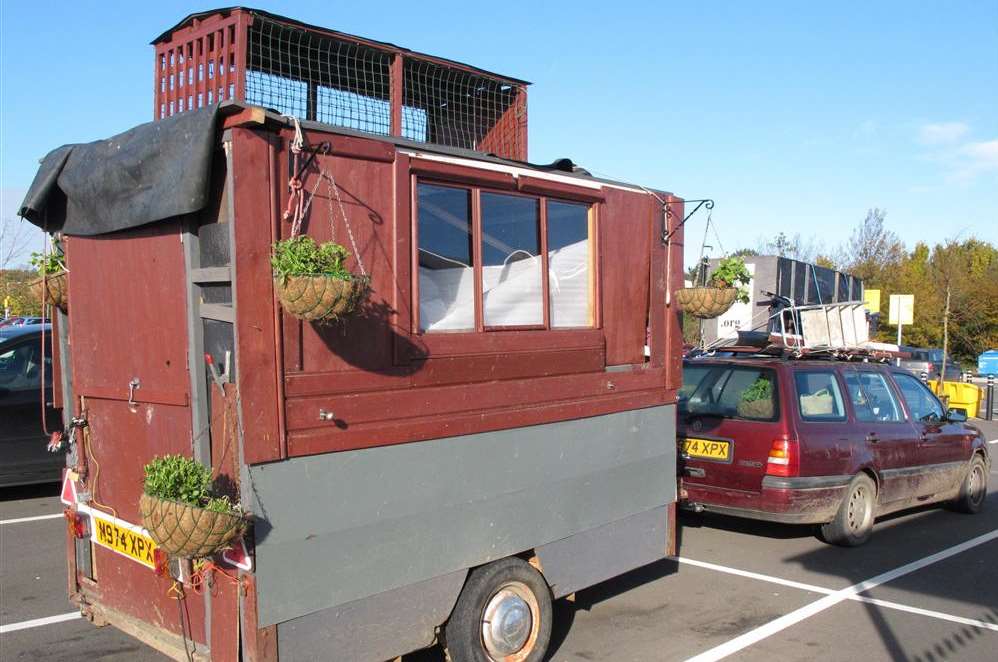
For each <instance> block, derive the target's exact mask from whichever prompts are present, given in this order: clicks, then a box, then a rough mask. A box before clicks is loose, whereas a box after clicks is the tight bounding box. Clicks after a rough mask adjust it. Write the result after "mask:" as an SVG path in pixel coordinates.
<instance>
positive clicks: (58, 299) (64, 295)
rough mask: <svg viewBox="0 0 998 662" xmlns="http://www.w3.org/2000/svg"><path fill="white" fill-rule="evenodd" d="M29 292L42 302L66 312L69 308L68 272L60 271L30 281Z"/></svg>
mask: <svg viewBox="0 0 998 662" xmlns="http://www.w3.org/2000/svg"><path fill="white" fill-rule="evenodd" d="M31 292H32V294H34V295H35V296H36V297H37V298H39V299H41V300H42V301H43V302H44V303H47V304H50V305H52V306H55V307H56V308H58V309H59V310H61V311H62V312H66V310H67V309H68V308H69V272H68V271H60V272H59V273H57V274H52V275H51V276H46V277H45V278H39V279H38V280H34V281H32V282H31Z"/></svg>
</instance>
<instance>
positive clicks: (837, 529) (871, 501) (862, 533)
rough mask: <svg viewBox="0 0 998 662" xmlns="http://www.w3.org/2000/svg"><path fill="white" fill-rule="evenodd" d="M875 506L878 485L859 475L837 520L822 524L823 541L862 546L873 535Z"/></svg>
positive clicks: (836, 517) (849, 489)
mask: <svg viewBox="0 0 998 662" xmlns="http://www.w3.org/2000/svg"><path fill="white" fill-rule="evenodd" d="M876 503H877V486H876V485H874V484H873V481H872V480H870V477H869V476H867V475H866V474H859V475H858V476H856V477H855V478H853V479H852V482H850V483H849V487H848V488H847V489H846V493H845V496H844V497H842V503H841V504H839V510H838V512H836V513H835V519H833V520H832V521H831V522H829V523H828V524H824V525H822V527H821V537H822V539H823V540H824V541H825V542H827V543H831V544H832V545H841V546H843V547H856V546H858V545H862V544H863V543H865V542H866V541H867V540H869V539H870V534H871V533H873V519H874V509H875V507H876Z"/></svg>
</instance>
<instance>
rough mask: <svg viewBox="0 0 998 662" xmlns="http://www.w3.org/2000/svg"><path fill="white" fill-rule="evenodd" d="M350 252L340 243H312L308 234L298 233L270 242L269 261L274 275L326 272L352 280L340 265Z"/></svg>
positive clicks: (323, 274)
mask: <svg viewBox="0 0 998 662" xmlns="http://www.w3.org/2000/svg"><path fill="white" fill-rule="evenodd" d="M349 255H350V253H348V252H347V249H345V248H344V247H343V246H341V245H340V244H337V243H336V242H333V241H327V242H325V243H322V244H316V243H315V240H314V239H312V237H309V236H307V235H300V236H297V237H292V238H290V239H284V240H281V241H277V242H274V247H273V255H272V256H271V258H270V264H271V266H272V267H273V269H274V275H275V276H277V277H278V278H287V277H288V276H328V277H331V278H336V279H339V280H354V279H355V276H354V275H353V274H352V273H350V272H349V271H348V270H347V268H346V267H345V266H344V265H343V263H344V262H345V261H346V259H347V257H349Z"/></svg>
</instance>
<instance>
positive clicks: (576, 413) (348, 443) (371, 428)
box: [288, 389, 675, 457]
mask: <svg viewBox="0 0 998 662" xmlns="http://www.w3.org/2000/svg"><path fill="white" fill-rule="evenodd" d="M674 399H675V391H671V392H666V391H664V390H661V389H655V390H651V391H636V392H633V393H622V394H617V395H608V396H605V397H603V398H600V399H593V398H585V399H583V400H570V401H566V402H554V403H546V404H539V405H536V406H532V407H523V406H517V407H513V408H508V409H499V410H495V411H488V412H479V411H476V412H468V413H464V414H460V415H455V416H448V417H445V418H442V417H440V416H438V415H429V416H427V417H425V418H420V419H406V420H405V421H393V422H387V423H372V424H367V425H355V426H348V427H347V428H345V429H342V428H337V427H333V428H332V429H322V430H308V431H304V430H303V431H301V432H289V433H288V453H289V455H290V456H291V457H296V456H301V455H315V454H317V453H329V452H333V451H342V450H352V449H358V448H370V447H373V446H389V445H393V444H400V443H409V442H416V441H425V440H429V439H439V438H442V437H451V436H457V435H462V434H473V433H476V432H489V431H493V430H505V429H510V428H516V427H523V426H527V425H540V424H542V423H551V422H556V421H567V420H570V419H576V418H587V417H590V416H600V415H603V414H612V413H614V412H620V411H627V410H629V409H640V408H643V407H654V406H657V405H662V404H667V403H668V402H670V401H674Z"/></svg>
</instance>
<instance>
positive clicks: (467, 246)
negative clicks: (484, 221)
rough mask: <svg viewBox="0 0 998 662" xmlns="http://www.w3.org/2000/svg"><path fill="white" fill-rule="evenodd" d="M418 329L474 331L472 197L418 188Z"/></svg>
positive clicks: (435, 188)
mask: <svg viewBox="0 0 998 662" xmlns="http://www.w3.org/2000/svg"><path fill="white" fill-rule="evenodd" d="M417 195H418V209H419V211H418V213H419V219H418V229H417V233H418V238H419V327H420V329H421V330H423V331H442V330H469V329H471V330H473V329H474V328H475V270H474V265H473V257H472V256H473V255H474V252H473V251H472V232H471V192H470V191H468V190H467V189H459V188H450V187H446V186H433V185H431V184H419V186H418V189H417Z"/></svg>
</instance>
